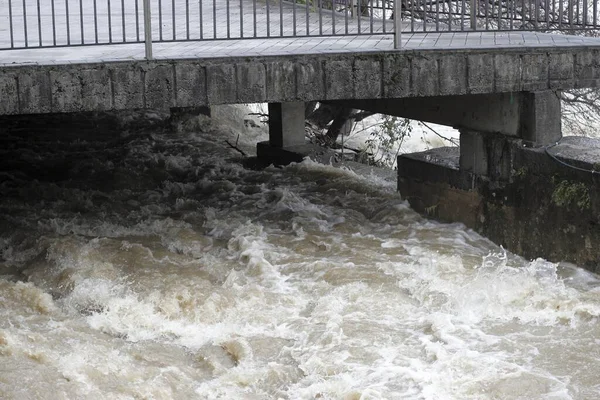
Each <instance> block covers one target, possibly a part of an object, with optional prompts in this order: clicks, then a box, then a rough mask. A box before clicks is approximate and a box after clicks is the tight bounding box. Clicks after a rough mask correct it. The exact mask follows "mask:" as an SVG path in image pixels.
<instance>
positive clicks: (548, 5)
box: [544, 0, 550, 29]
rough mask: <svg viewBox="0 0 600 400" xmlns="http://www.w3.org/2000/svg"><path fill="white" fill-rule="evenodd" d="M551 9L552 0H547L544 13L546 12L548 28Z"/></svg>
mask: <svg viewBox="0 0 600 400" xmlns="http://www.w3.org/2000/svg"><path fill="white" fill-rule="evenodd" d="M549 9H550V0H546V3H545V4H544V13H545V14H546V29H548V28H549V26H550V13H549V12H548V10H549Z"/></svg>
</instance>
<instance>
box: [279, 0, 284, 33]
mask: <svg viewBox="0 0 600 400" xmlns="http://www.w3.org/2000/svg"><path fill="white" fill-rule="evenodd" d="M279 36H283V1H281V0H279Z"/></svg>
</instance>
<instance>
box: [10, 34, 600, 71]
mask: <svg viewBox="0 0 600 400" xmlns="http://www.w3.org/2000/svg"><path fill="white" fill-rule="evenodd" d="M558 47H600V39H599V38H588V37H580V36H567V35H554V34H544V33H536V32H456V33H431V32H430V33H413V34H403V36H402V49H403V50H435V51H444V50H449V51H456V50H469V49H473V50H485V49H490V50H497V51H499V50H502V49H508V48H511V49H523V50H527V49H529V50H531V51H535V50H536V49H537V50H538V51H539V50H542V49H545V48H558ZM153 49H154V50H153V52H154V57H155V58H156V59H158V60H161V59H163V60H164V59H190V58H199V59H206V58H220V57H233V56H241V57H252V56H272V55H280V56H285V55H292V54H328V53H331V54H334V53H354V52H361V53H362V52H372V51H392V50H393V49H394V44H393V37H392V36H391V35H371V36H338V37H297V38H271V39H243V40H242V39H238V40H222V41H204V42H196V41H193V42H171V43H155V44H154V46H153ZM143 58H144V46H143V45H142V44H120V45H107V46H90V47H79V48H68V47H59V48H42V49H26V50H10V51H2V52H0V65H5V66H6V65H12V66H17V65H31V64H37V65H51V64H70V63H93V62H109V61H126V60H130V61H131V60H142V59H143Z"/></svg>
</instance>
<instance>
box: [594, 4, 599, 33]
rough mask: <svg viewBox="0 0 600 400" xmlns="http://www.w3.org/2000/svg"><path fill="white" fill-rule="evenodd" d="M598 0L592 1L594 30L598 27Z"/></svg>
mask: <svg viewBox="0 0 600 400" xmlns="http://www.w3.org/2000/svg"><path fill="white" fill-rule="evenodd" d="M597 22H598V0H594V28H595V27H596V26H597V25H598V23H597Z"/></svg>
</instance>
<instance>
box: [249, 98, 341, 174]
mask: <svg viewBox="0 0 600 400" xmlns="http://www.w3.org/2000/svg"><path fill="white" fill-rule="evenodd" d="M304 110H305V104H304V102H289V103H269V141H268V142H261V143H258V145H257V146H256V154H257V156H258V158H259V159H260V160H262V161H264V162H267V163H274V164H289V163H291V162H300V161H302V160H303V159H304V158H305V157H310V158H312V159H314V160H317V161H320V162H325V163H328V162H330V160H331V159H332V157H333V156H334V154H333V152H331V151H327V150H325V149H322V148H320V147H318V146H316V145H312V144H310V143H307V142H306V139H305V129H304V127H305V122H304V121H305V119H306V118H305V115H304V113H305V111H304Z"/></svg>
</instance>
